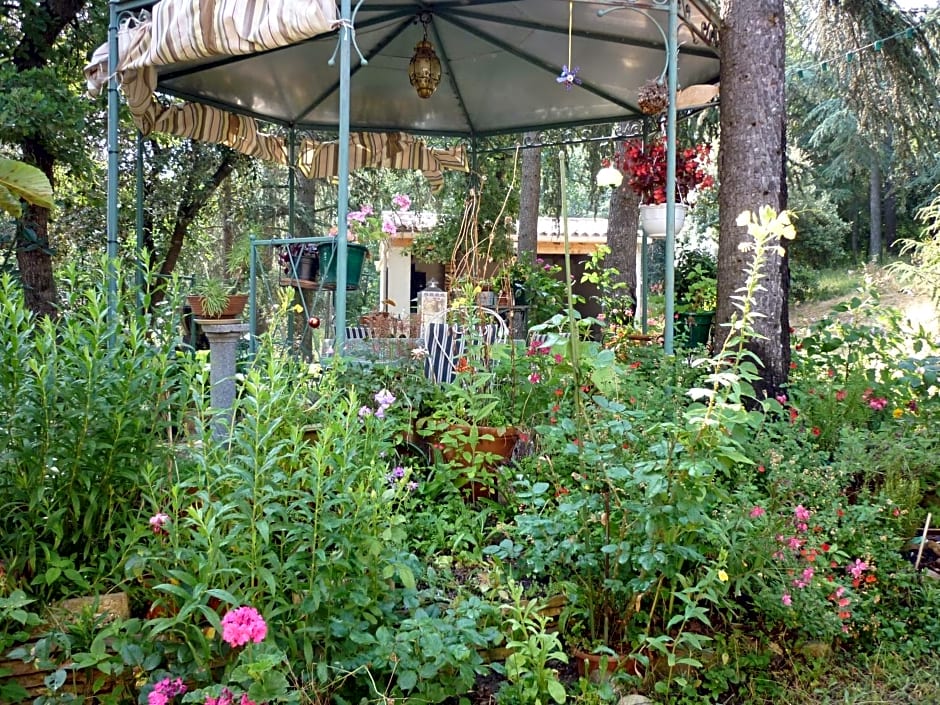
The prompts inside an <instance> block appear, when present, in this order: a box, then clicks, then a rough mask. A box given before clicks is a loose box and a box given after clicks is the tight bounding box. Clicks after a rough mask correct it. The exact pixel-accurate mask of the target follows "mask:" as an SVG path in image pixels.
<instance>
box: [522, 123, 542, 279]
mask: <svg viewBox="0 0 940 705" xmlns="http://www.w3.org/2000/svg"><path fill="white" fill-rule="evenodd" d="M538 139H539V134H538V133H537V132H527V133H525V143H526V144H532V143H535V142H536V140H538ZM541 184H542V148H541V147H529V148H525V149H523V150H522V176H521V180H520V184H519V240H518V242H517V244H516V254H517V256H518V258H519V260H520V261H523V260H527V261H529V262H534V261H535V258H536V255H537V253H538V239H539V232H538V230H539V194H540V192H541Z"/></svg>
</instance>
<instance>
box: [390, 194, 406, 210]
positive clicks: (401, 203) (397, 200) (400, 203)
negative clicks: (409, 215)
mask: <svg viewBox="0 0 940 705" xmlns="http://www.w3.org/2000/svg"><path fill="white" fill-rule="evenodd" d="M392 203H394V204H395V207H396V208H397V209H398V210H400V211H406V210H408V209H409V208H411V199H410V198H409V197H408V196H406V195H405V194H403V193H396V194H395V195H394V196H392Z"/></svg>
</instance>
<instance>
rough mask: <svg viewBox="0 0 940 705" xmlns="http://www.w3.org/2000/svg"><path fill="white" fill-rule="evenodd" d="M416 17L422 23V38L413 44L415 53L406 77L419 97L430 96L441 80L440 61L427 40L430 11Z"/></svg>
mask: <svg viewBox="0 0 940 705" xmlns="http://www.w3.org/2000/svg"><path fill="white" fill-rule="evenodd" d="M418 19H419V20H420V21H421V24H422V25H424V38H423V39H422V40H421V41H420V42H418V43H417V44H416V45H415V53H414V55H413V56H412V57H411V62H410V63H409V64H408V79H409V80H410V81H411V85H412V86H414V89H415V90H416V91H417V92H418V95H419V96H420V97H421V98H430V97H431V95H432V94H433V93H434V91H436V90H437V86H438V84H439V83H440V82H441V61H440V59H438V58H437V54H435V53H434V47H433V46H431V42H429V41H428V23H429V22H430V21H431V15H430V13H428V12H422V13H421V15H420V16H419V18H418Z"/></svg>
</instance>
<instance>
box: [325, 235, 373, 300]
mask: <svg viewBox="0 0 940 705" xmlns="http://www.w3.org/2000/svg"><path fill="white" fill-rule="evenodd" d="M368 254H369V248H367V247H366V246H365V245H357V244H356V243H354V242H350V243H349V244H347V245H346V289H347V291H354V290H356V289H358V288H359V280H360V279H361V278H362V266H363V264H364V263H365V260H366V257H367V256H368ZM317 258H318V259H319V260H320V286H321V287H322V288H324V289H331V290H332V289H336V261H337V257H336V243H333V242H321V243H320V244H319V245H317Z"/></svg>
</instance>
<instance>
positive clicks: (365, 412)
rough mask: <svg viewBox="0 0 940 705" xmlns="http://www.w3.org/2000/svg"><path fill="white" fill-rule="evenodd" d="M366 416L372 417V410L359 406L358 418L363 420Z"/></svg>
mask: <svg viewBox="0 0 940 705" xmlns="http://www.w3.org/2000/svg"><path fill="white" fill-rule="evenodd" d="M366 416H372V409H371V408H370V407H368V406H360V407H359V418H360V419H364V418H365V417H366Z"/></svg>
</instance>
